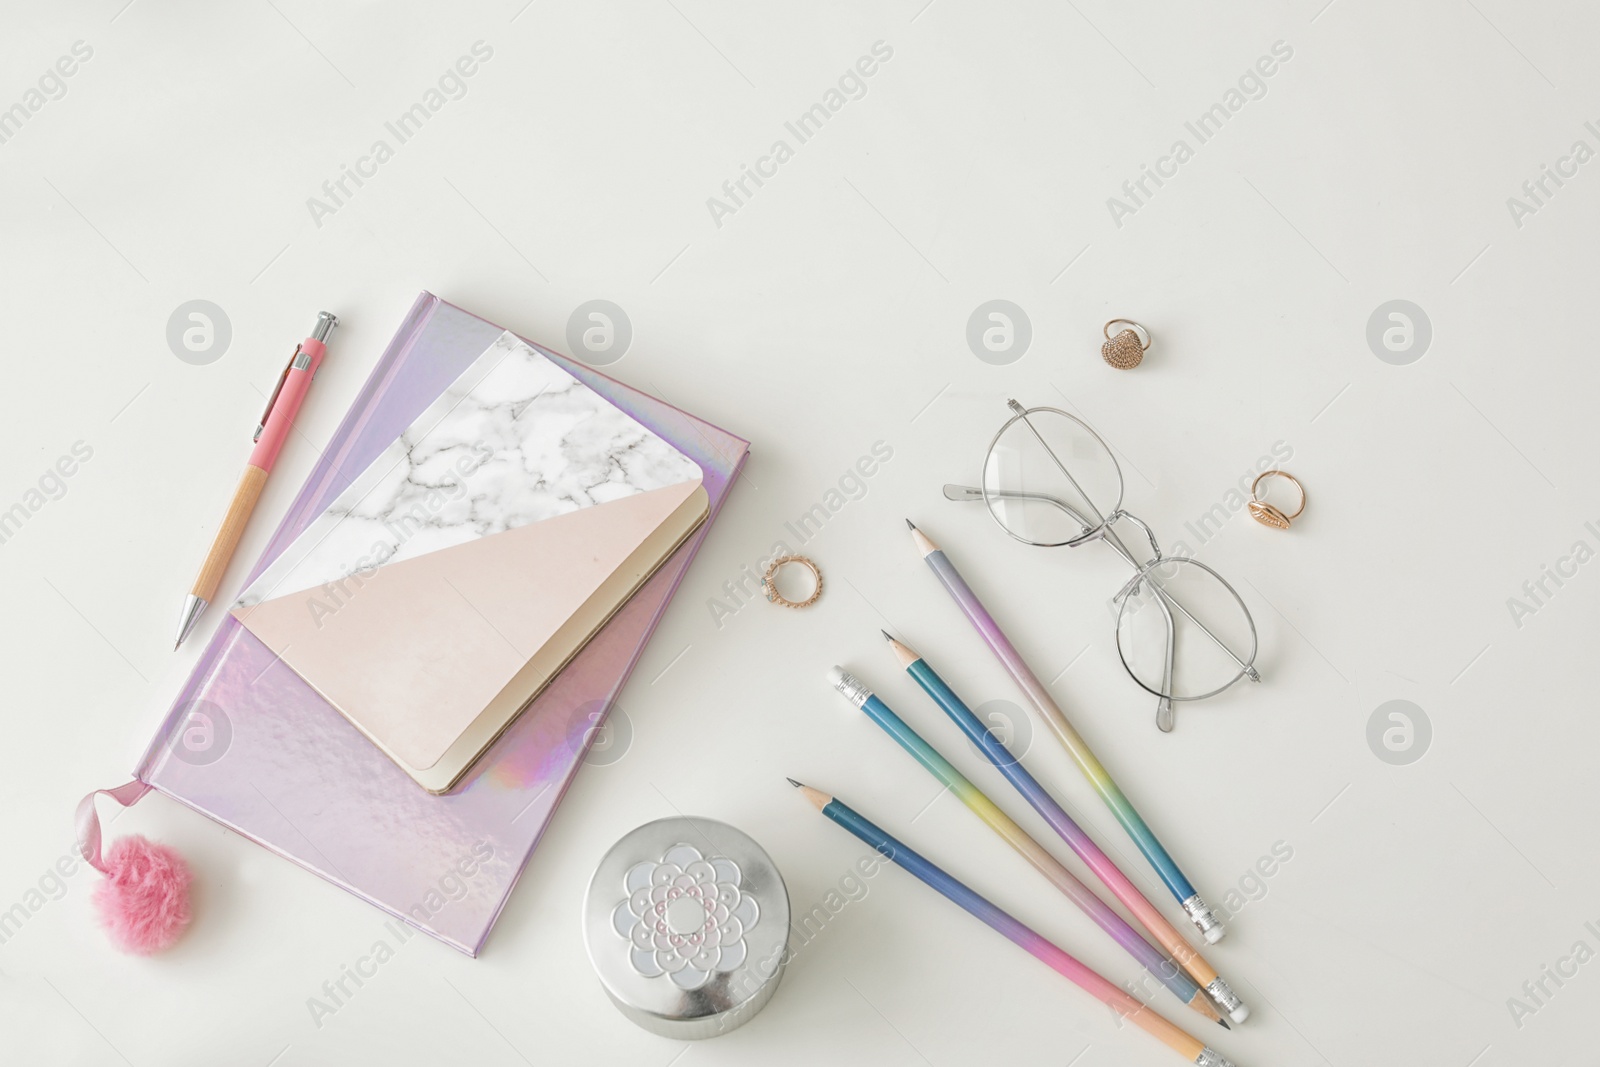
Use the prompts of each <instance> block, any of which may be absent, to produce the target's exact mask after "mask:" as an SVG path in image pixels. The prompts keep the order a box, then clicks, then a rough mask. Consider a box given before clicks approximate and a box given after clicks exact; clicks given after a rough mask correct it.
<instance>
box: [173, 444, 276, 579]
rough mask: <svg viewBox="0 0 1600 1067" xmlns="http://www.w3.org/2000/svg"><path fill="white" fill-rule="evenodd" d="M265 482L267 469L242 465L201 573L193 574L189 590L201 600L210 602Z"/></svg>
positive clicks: (201, 566)
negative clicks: (231, 498)
mask: <svg viewBox="0 0 1600 1067" xmlns="http://www.w3.org/2000/svg"><path fill="white" fill-rule="evenodd" d="M266 484H267V472H266V471H264V470H262V469H261V468H260V467H253V466H249V465H246V466H245V469H244V474H242V475H240V477H239V488H238V489H236V490H234V493H233V502H232V503H231V504H229V505H228V513H227V514H226V515H224V516H223V517H222V527H221V529H219V530H218V531H217V538H216V540H215V541H213V542H212V543H211V551H210V552H209V553H208V554H207V555H206V561H205V562H204V563H202V564H201V565H200V573H199V574H197V575H195V579H194V588H193V589H191V590H189V592H191V593H192V594H194V595H195V596H197V597H199V598H200V599H201V600H204V601H206V602H208V603H209V602H210V601H211V600H212V599H213V598H214V597H215V596H216V592H217V586H218V585H220V584H221V582H222V573H223V572H224V571H226V570H227V569H228V560H230V559H232V558H233V550H234V549H235V548H237V547H238V546H239V538H241V537H243V536H244V527H245V524H246V523H247V522H249V521H250V513H251V512H252V511H254V510H255V507H256V500H257V499H258V498H259V497H260V496H261V487H262V486H264V485H266Z"/></svg>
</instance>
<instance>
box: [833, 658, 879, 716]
mask: <svg viewBox="0 0 1600 1067" xmlns="http://www.w3.org/2000/svg"><path fill="white" fill-rule="evenodd" d="M828 681H829V682H831V683H832V684H833V687H834V688H835V689H837V690H838V691H839V692H840V693H842V694H844V698H845V699H846V700H848V701H850V703H852V704H854V705H855V706H856V707H858V708H859V707H861V705H863V704H865V703H866V702H867V701H868V700H870V699H872V690H870V689H868V688H867V684H866V683H865V682H863V681H862V680H861V679H860V678H857V677H856V676H855V675H853V674H851V673H850V672H849V671H847V670H845V669H844V668H843V667H835V668H834V669H833V670H831V671H829V672H828Z"/></svg>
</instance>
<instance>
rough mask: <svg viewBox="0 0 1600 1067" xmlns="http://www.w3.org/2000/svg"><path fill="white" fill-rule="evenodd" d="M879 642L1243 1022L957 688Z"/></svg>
mask: <svg viewBox="0 0 1600 1067" xmlns="http://www.w3.org/2000/svg"><path fill="white" fill-rule="evenodd" d="M883 638H884V640H885V641H888V642H889V647H890V649H892V650H893V652H894V655H895V658H896V659H897V660H899V661H900V666H902V667H904V668H905V670H906V673H907V674H909V675H911V677H912V678H913V679H914V680H915V681H916V683H917V685H919V686H921V687H922V691H923V692H924V693H927V694H928V696H930V697H932V698H933V701H934V703H936V704H938V705H939V707H940V708H941V709H943V711H944V713H945V714H946V715H948V716H949V717H950V719H951V721H953V722H954V723H955V724H956V725H957V726H959V727H961V731H962V732H963V733H965V734H966V735H967V737H969V738H971V740H972V743H973V744H975V745H977V746H978V749H979V750H980V751H981V752H982V753H983V754H984V755H985V756H987V757H988V758H989V762H990V763H992V764H994V765H995V767H996V768H997V769H998V770H999V771H1000V773H1001V774H1003V775H1005V777H1006V780H1007V781H1008V782H1010V783H1011V784H1012V786H1014V787H1015V788H1016V790H1017V792H1018V793H1021V794H1022V798H1023V799H1024V800H1026V801H1027V802H1028V803H1029V804H1030V805H1032V807H1033V810H1034V811H1037V812H1038V813H1039V814H1040V815H1041V816H1042V817H1043V818H1044V821H1045V822H1047V823H1049V824H1050V828H1051V829H1052V830H1054V831H1055V832H1056V833H1057V834H1059V835H1060V837H1061V840H1063V841H1065V842H1066V843H1067V847H1068V848H1070V849H1072V851H1073V852H1075V853H1077V855H1078V858H1079V859H1081V860H1083V862H1084V863H1087V864H1088V865H1089V869H1090V870H1091V871H1093V872H1094V873H1095V876H1096V877H1098V878H1099V879H1100V881H1102V882H1104V883H1105V886H1106V888H1107V889H1109V890H1111V892H1112V893H1113V894H1115V895H1116V898H1117V899H1118V900H1120V901H1122V903H1123V904H1124V905H1125V906H1126V907H1127V909H1128V910H1129V911H1131V912H1133V914H1134V917H1135V918H1137V919H1138V920H1139V923H1140V925H1142V926H1143V927H1144V928H1145V929H1146V930H1148V931H1150V933H1151V935H1152V936H1154V937H1155V939H1156V940H1157V941H1159V942H1161V947H1162V948H1164V949H1166V950H1167V951H1168V952H1170V953H1171V954H1172V957H1173V959H1175V960H1177V961H1178V962H1179V963H1181V964H1183V968H1184V970H1186V971H1188V972H1189V973H1190V974H1191V975H1192V976H1193V977H1194V980H1195V981H1197V982H1199V983H1200V984H1201V985H1203V986H1205V988H1206V992H1208V993H1210V994H1211V997H1212V999H1213V1000H1215V1001H1216V1002H1217V1003H1218V1004H1220V1005H1221V1006H1222V1008H1223V1010H1224V1011H1226V1012H1227V1013H1228V1018H1230V1019H1232V1020H1233V1021H1234V1022H1236V1023H1242V1022H1244V1021H1245V1019H1247V1018H1249V1016H1250V1009H1249V1008H1247V1007H1245V1005H1244V1003H1243V1002H1242V1001H1241V1000H1240V999H1239V995H1238V994H1237V993H1235V992H1234V991H1233V989H1232V987H1230V986H1229V985H1228V983H1227V981H1226V980H1224V979H1223V978H1222V976H1221V975H1219V974H1217V972H1216V969H1215V968H1213V967H1212V966H1211V964H1209V963H1207V962H1206V960H1205V958H1204V957H1203V956H1201V955H1200V954H1199V953H1198V952H1196V951H1195V950H1194V948H1193V947H1192V946H1191V945H1190V944H1189V942H1187V941H1185V940H1184V939H1183V935H1182V934H1180V933H1178V931H1177V929H1176V928H1175V927H1174V926H1173V925H1172V924H1171V923H1169V922H1168V921H1167V919H1166V917H1165V916H1164V915H1162V914H1161V912H1160V911H1158V910H1157V909H1156V907H1155V905H1154V904H1151V903H1150V901H1149V900H1148V899H1147V898H1146V897H1145V895H1144V894H1143V893H1142V892H1140V891H1139V887H1138V886H1136V885H1134V884H1133V882H1131V881H1129V879H1128V876H1127V875H1125V874H1123V873H1122V871H1121V869H1120V868H1119V867H1118V866H1117V865H1116V864H1115V863H1113V862H1111V857H1110V856H1107V855H1106V854H1105V852H1103V851H1102V850H1101V848H1100V846H1099V845H1097V844H1095V842H1094V839H1093V838H1091V837H1090V836H1089V835H1088V834H1087V833H1085V832H1084V830H1083V828H1082V827H1080V826H1079V825H1078V824H1077V823H1076V822H1074V821H1073V819H1072V816H1070V815H1068V814H1067V813H1066V811H1065V809H1063V808H1062V807H1061V805H1060V804H1059V803H1057V802H1056V799H1055V797H1053V796H1051V795H1050V793H1049V791H1048V790H1046V789H1045V787H1044V786H1042V785H1040V784H1039V780H1038V779H1037V778H1035V777H1034V776H1033V775H1031V774H1029V773H1028V770H1027V768H1026V767H1024V766H1023V765H1022V762H1021V761H1020V760H1018V759H1017V758H1016V757H1015V756H1013V755H1012V754H1011V750H1010V749H1008V748H1006V746H1005V745H1004V743H1002V742H1001V740H1000V739H999V738H998V737H996V736H995V735H994V732H993V731H992V730H990V729H989V728H988V727H987V726H985V725H984V723H983V720H982V719H980V718H978V716H977V715H975V714H973V712H972V709H971V708H969V707H967V705H966V704H965V703H963V702H962V700H961V698H960V697H958V696H957V695H956V693H955V690H953V689H951V688H950V686H949V685H948V684H946V683H945V680H944V679H943V678H940V677H939V676H938V675H937V674H935V673H934V672H933V668H932V667H930V666H928V664H927V663H926V662H925V661H924V660H923V658H922V657H921V656H919V655H918V654H917V653H915V652H913V651H912V650H911V649H909V648H907V647H906V646H905V645H903V644H901V643H900V642H899V641H896V640H895V639H894V638H893V637H891V636H889V634H887V633H885V634H884V635H883Z"/></svg>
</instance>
